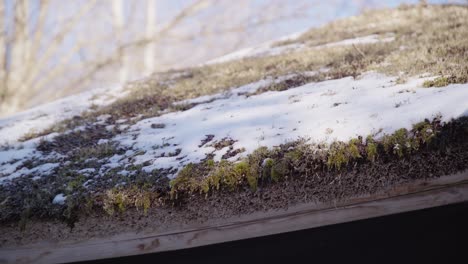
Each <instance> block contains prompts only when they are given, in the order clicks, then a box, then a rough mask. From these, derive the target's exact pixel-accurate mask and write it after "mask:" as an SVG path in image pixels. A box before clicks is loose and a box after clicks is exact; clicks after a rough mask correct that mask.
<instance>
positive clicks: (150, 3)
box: [144, 0, 156, 75]
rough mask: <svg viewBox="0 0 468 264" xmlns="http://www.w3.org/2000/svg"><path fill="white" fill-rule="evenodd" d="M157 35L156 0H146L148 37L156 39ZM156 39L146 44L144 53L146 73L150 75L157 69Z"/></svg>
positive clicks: (146, 35)
mask: <svg viewBox="0 0 468 264" xmlns="http://www.w3.org/2000/svg"><path fill="white" fill-rule="evenodd" d="M155 35H156V0H146V31H145V38H146V39H150V40H151V39H154V36H155ZM155 51H156V43H155V41H150V42H148V44H146V47H145V53H144V63H145V75H150V74H151V73H153V72H154V71H155Z"/></svg>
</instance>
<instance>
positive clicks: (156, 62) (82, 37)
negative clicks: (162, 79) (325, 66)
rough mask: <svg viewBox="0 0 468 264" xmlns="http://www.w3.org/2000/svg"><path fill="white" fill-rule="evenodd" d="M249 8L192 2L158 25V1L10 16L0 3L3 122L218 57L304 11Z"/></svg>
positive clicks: (45, 6)
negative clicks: (67, 98) (73, 96)
mask: <svg viewBox="0 0 468 264" xmlns="http://www.w3.org/2000/svg"><path fill="white" fill-rule="evenodd" d="M254 2H255V0H239V1H215V0H193V1H190V2H188V3H186V4H185V5H183V6H181V7H180V8H179V9H178V10H177V11H176V12H173V13H172V14H171V15H170V16H166V18H165V19H164V20H161V19H159V21H158V20H157V18H158V15H157V14H161V13H160V12H158V11H160V10H163V9H162V8H163V7H160V6H162V5H163V4H164V3H163V2H161V0H147V1H145V2H143V1H141V2H140V1H124V0H107V1H97V0H77V1H73V2H68V1H67V2H65V1H60V0H37V1H29V0H16V1H14V3H13V12H12V14H8V12H9V11H8V10H9V9H8V8H7V7H6V6H5V5H6V4H5V3H6V1H0V17H1V18H3V19H0V30H1V31H0V116H1V115H5V114H9V113H13V112H15V111H18V110H20V109H24V108H26V107H30V106H32V105H34V104H37V103H41V102H44V101H47V100H50V99H54V98H57V97H60V96H63V95H66V94H70V93H72V92H76V91H82V90H83V89H88V88H93V87H96V86H100V85H103V84H105V83H114V84H122V83H124V82H125V81H127V80H129V79H134V78H141V77H142V76H143V75H148V74H150V73H152V72H154V71H156V70H164V69H167V68H170V67H178V66H184V65H190V64H195V63H199V62H201V61H203V60H206V59H210V58H213V57H214V56H218V55H222V54H223V53H226V52H229V51H232V50H235V49H237V48H239V47H241V46H242V45H247V44H251V43H253V42H254V41H255V40H256V39H257V40H258V39H265V38H267V35H268V34H267V33H266V30H263V31H259V30H257V31H256V30H253V29H254V28H261V27H262V26H264V25H268V24H269V23H275V22H276V21H279V20H285V19H294V18H296V17H297V15H298V13H297V12H300V11H301V10H299V9H301V8H302V6H300V5H295V6H296V7H297V9H296V10H290V9H287V8H286V6H287V5H286V4H285V3H284V2H282V1H280V0H272V1H269V2H268V3H266V4H263V5H253V4H252V3H254ZM298 2H300V1H298ZM166 4H167V3H166ZM302 9H303V8H302ZM285 10H288V11H287V12H286V11H285ZM61 11H63V12H61ZM61 13H64V15H60V14H61ZM139 14H146V15H143V16H142V15H139ZM259 32H261V33H262V35H260V34H259ZM256 34H257V35H256ZM270 36H271V34H270ZM156 51H158V53H157V54H156ZM115 72H118V76H116V75H115Z"/></svg>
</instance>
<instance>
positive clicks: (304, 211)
mask: <svg viewBox="0 0 468 264" xmlns="http://www.w3.org/2000/svg"><path fill="white" fill-rule="evenodd" d="M465 201H468V171H467V172H464V173H460V174H456V175H451V176H444V177H441V178H438V179H433V180H427V181H426V180H421V181H417V182H413V183H411V184H406V185H402V186H398V187H397V188H393V189H391V190H389V191H388V192H385V193H379V194H374V195H372V196H366V197H356V198H353V199H349V200H347V201H343V202H340V203H337V204H334V205H332V206H331V205H330V204H300V205H297V206H294V207H291V208H289V209H287V210H282V211H273V212H267V213H261V214H255V215H246V216H242V217H238V218H235V219H234V218H233V219H224V220H223V221H222V222H220V223H219V224H218V225H211V226H197V227H194V228H186V229H183V230H167V231H166V232H164V233H149V234H144V235H142V234H139V235H136V234H122V235H120V236H117V237H112V238H101V239H98V240H93V241H92V242H91V241H80V242H73V243H70V242H66V241H63V242H60V243H40V244H35V245H30V246H23V247H18V248H3V249H0V263H58V262H71V261H83V260H92V259H102V258H111V257H119V256H128V255H138V254H144V253H152V252H161V251H169V250H177V249H182V248H191V247H197V246H203V245H209V244H215V243H221V242H227V241H234V240H239V239H247V238H252V237H259V236H266V235H272V234H278V233H284V232H290V231H297V230H301V229H307V228H313V227H319V226H325V225H331V224H337V223H343V222H349V221H354V220H360V219H366V218H371V217H378V216H383V215H389V214H395V213H401V212H407V211H413V210H418V209H424V208H430V207H436V206H443V205H448V204H453V203H459V202H465Z"/></svg>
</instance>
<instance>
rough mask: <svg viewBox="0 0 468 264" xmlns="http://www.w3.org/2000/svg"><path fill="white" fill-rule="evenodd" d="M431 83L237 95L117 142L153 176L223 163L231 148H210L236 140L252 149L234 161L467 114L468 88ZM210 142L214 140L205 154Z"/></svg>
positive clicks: (333, 84)
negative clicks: (306, 141) (291, 145)
mask: <svg viewBox="0 0 468 264" xmlns="http://www.w3.org/2000/svg"><path fill="white" fill-rule="evenodd" d="M424 80H427V78H426V79H413V80H410V81H408V83H406V84H401V85H396V84H395V78H394V77H387V76H384V75H381V74H377V73H367V74H365V75H363V76H362V77H361V78H360V79H358V80H354V79H353V78H351V77H348V78H343V79H338V80H330V81H324V82H320V83H310V84H307V85H304V86H302V87H298V88H294V89H290V90H287V91H282V92H267V93H263V94H260V95H256V96H250V97H248V98H246V97H245V96H243V95H241V94H236V93H233V94H232V96H231V97H229V98H220V99H216V100H214V101H211V102H208V103H205V104H200V105H197V106H195V107H193V108H192V109H190V110H187V111H184V112H174V113H168V114H165V115H162V116H159V117H154V118H149V119H145V120H142V121H140V122H138V123H136V124H135V125H133V126H131V127H130V128H129V130H128V131H127V132H126V133H124V134H122V135H119V136H117V138H115V139H114V140H117V141H120V142H121V144H123V145H125V146H128V147H132V148H133V150H134V151H135V152H136V151H141V150H143V151H144V154H142V155H137V156H135V157H134V160H135V163H136V164H142V163H150V165H149V166H146V167H145V170H146V171H151V170H153V169H156V168H179V169H180V168H181V167H182V166H184V165H186V164H188V163H190V162H199V161H200V160H202V159H204V158H205V157H206V155H207V154H214V155H215V156H214V158H215V160H220V159H221V156H222V155H223V154H224V153H226V151H227V148H223V149H220V150H216V149H215V148H214V147H213V146H211V145H210V143H211V142H215V141H219V140H222V139H224V138H230V139H233V140H235V141H236V142H235V143H234V144H233V147H234V149H242V148H243V149H245V152H243V153H241V154H239V155H237V156H236V157H233V158H231V159H236V158H238V157H240V156H243V155H246V154H248V153H251V152H252V151H253V150H255V149H256V148H258V147H260V146H267V147H272V146H277V145H280V144H282V143H285V142H287V141H291V140H296V139H298V138H300V137H304V138H310V140H312V141H325V142H331V141H333V140H349V139H350V138H352V137H356V136H359V135H360V136H366V135H369V134H372V133H376V132H378V131H379V130H381V129H382V132H383V133H392V132H393V131H395V130H396V129H399V128H402V127H405V128H410V127H411V125H412V124H414V123H416V122H420V121H422V120H424V119H425V118H429V119H430V118H433V117H435V116H437V115H442V117H443V118H444V121H448V120H449V119H450V118H454V117H459V116H461V115H464V114H467V109H468V89H467V87H466V86H467V85H466V84H465V85H450V86H447V87H444V88H422V87H421V86H422V82H423V81H424ZM250 88H255V87H252V86H251V87H250ZM155 123H157V124H165V127H164V128H163V129H154V128H152V126H151V125H152V124H155ZM134 135H137V136H136V137H134ZM207 135H214V138H213V139H212V141H211V142H209V143H206V144H204V145H203V146H201V147H200V145H201V142H202V140H204V139H206V137H207ZM122 160H123V159H122Z"/></svg>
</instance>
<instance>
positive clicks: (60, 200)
mask: <svg viewBox="0 0 468 264" xmlns="http://www.w3.org/2000/svg"><path fill="white" fill-rule="evenodd" d="M66 199H67V197H66V196H65V195H64V194H63V193H59V194H57V195H56V196H55V197H54V199H53V200H52V203H53V204H60V205H63V204H65V200H66Z"/></svg>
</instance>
